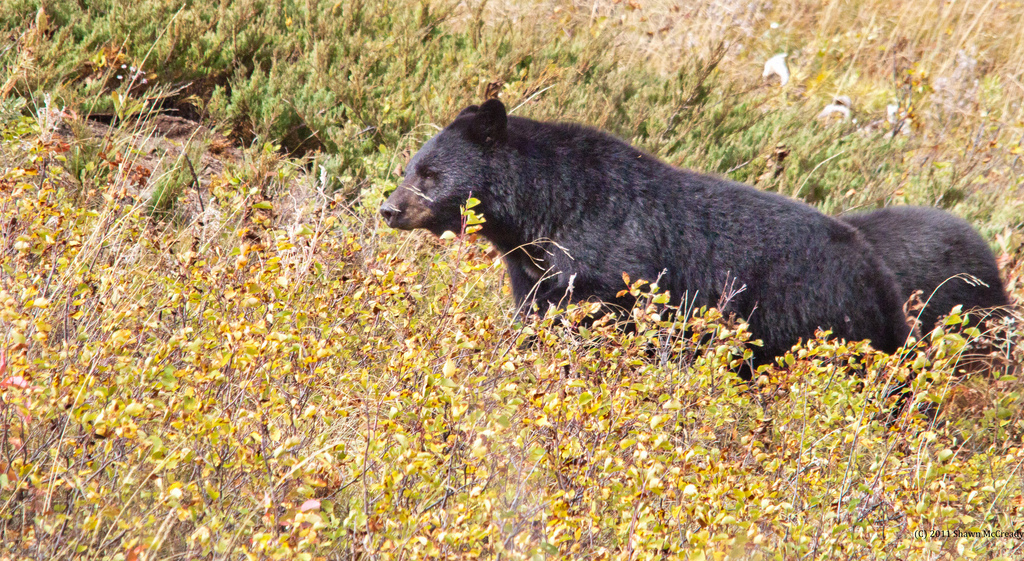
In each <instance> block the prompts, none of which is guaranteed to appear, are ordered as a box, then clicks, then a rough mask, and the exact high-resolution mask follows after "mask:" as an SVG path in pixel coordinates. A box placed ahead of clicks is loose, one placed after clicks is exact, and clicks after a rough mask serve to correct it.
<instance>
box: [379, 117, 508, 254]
mask: <svg viewBox="0 0 1024 561" xmlns="http://www.w3.org/2000/svg"><path fill="white" fill-rule="evenodd" d="M507 134H508V116H507V114H506V113H505V106H504V105H502V103H501V102H500V101H498V100H496V99H490V100H488V101H486V102H485V103H484V104H483V105H480V106H476V105H471V106H469V107H467V108H465V109H463V110H462V112H461V113H459V115H458V117H456V118H455V120H454V121H452V123H451V124H450V125H448V126H447V127H445V129H444V130H442V131H441V132H439V133H438V134H437V135H436V136H434V137H433V138H431V139H430V140H428V141H427V143H426V144H424V145H423V147H422V148H420V150H419V151H418V152H416V155H415V156H413V157H412V160H410V161H409V165H408V166H407V167H406V168H405V179H404V180H403V181H402V184H401V185H399V186H398V189H396V190H395V192H394V193H392V194H391V196H390V197H388V200H386V201H384V204H383V205H381V207H380V214H381V216H383V217H384V221H385V222H387V224H388V226H391V227H392V228H397V229H399V230H413V229H416V228H425V229H427V230H430V231H431V232H433V233H434V234H435V235H438V236H439V235H441V234H443V233H444V232H445V231H446V230H451V231H453V232H458V231H459V230H460V229H461V226H462V216H461V214H460V210H459V207H460V206H462V205H465V204H466V199H468V198H469V197H470V196H471V195H472V196H474V197H476V198H477V199H480V200H481V201H482V202H483V203H484V205H483V207H484V208H483V210H484V214H485V216H486V202H487V190H488V188H489V187H490V181H489V179H488V178H489V177H490V175H491V174H490V173H489V170H490V169H491V165H490V162H491V159H492V157H493V155H494V153H495V151H496V148H498V147H499V146H500V145H501V144H503V143H504V142H505V141H506V137H507Z"/></svg>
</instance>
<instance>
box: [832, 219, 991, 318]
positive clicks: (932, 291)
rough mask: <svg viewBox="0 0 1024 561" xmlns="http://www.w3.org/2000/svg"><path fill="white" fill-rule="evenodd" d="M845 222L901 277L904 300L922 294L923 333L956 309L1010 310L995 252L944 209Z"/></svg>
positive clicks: (964, 223) (898, 281)
mask: <svg viewBox="0 0 1024 561" xmlns="http://www.w3.org/2000/svg"><path fill="white" fill-rule="evenodd" d="M840 219H841V220H842V221H844V222H846V223H847V224H850V225H851V226H854V227H855V228H857V229H858V230H860V231H861V233H862V234H864V237H865V238H866V239H867V241H868V243H869V244H871V246H872V247H874V248H875V251H876V252H877V253H878V254H879V255H880V257H881V258H882V260H883V261H885V263H886V264H887V265H888V266H889V269H890V270H892V272H893V273H894V274H895V275H896V282H897V284H899V286H900V289H901V291H902V294H903V296H904V297H905V298H906V297H909V296H910V295H911V294H912V293H913V292H914V291H916V290H920V291H921V292H922V294H921V301H922V302H924V303H925V307H924V308H923V309H922V310H921V311H920V312H919V316H918V318H919V320H920V322H921V333H922V334H927V333H929V332H931V330H932V329H933V328H934V327H935V324H936V323H937V322H938V320H939V318H940V317H942V316H944V315H946V314H948V313H949V311H950V310H952V309H953V307H954V306H957V305H963V309H964V311H968V310H970V309H973V308H996V307H1001V306H1008V305H1009V303H1010V301H1009V298H1008V297H1007V295H1006V290H1005V289H1004V288H1003V282H1002V280H1001V279H1000V277H999V267H998V266H997V265H996V259H995V256H993V255H992V250H991V249H989V246H988V244H987V243H986V242H985V240H984V239H982V237H981V236H980V235H979V234H978V232H976V231H975V230H974V228H972V227H971V225H970V224H968V223H967V222H965V221H964V220H962V219H960V218H958V217H956V216H954V215H952V214H950V213H948V212H945V211H942V210H939V209H935V208H927V207H915V206H897V207H890V208H883V209H881V210H876V211H872V212H864V213H859V214H850V215H845V216H842V217H840ZM964 274H966V275H971V276H973V277H975V278H977V279H978V280H980V281H981V283H982V284H979V283H977V282H974V281H973V280H968V279H967V278H965V277H964V276H963V275H964ZM957 275H961V276H957Z"/></svg>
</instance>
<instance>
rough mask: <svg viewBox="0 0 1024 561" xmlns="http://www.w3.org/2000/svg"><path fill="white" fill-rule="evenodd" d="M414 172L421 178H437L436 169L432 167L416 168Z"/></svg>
mask: <svg viewBox="0 0 1024 561" xmlns="http://www.w3.org/2000/svg"><path fill="white" fill-rule="evenodd" d="M416 173H418V174H419V176H420V177H422V178H423V179H431V180H435V179H437V171H436V170H434V169H432V168H422V169H420V170H418V171H417V172H416Z"/></svg>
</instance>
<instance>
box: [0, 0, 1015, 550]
mask: <svg viewBox="0 0 1024 561" xmlns="http://www.w3.org/2000/svg"><path fill="white" fill-rule="evenodd" d="M906 4H907V5H916V4H917V3H914V2H911V3H906ZM83 6H84V5H83V4H79V3H76V2H62V1H56V2H52V3H47V5H46V7H45V8H43V9H41V10H40V9H39V4H38V3H34V2H30V1H14V2H8V3H7V4H5V11H4V12H3V13H2V14H0V29H4V30H5V33H6V35H5V36H4V38H2V39H0V62H2V63H3V64H4V68H5V74H4V75H3V76H2V78H3V83H2V85H0V131H2V147H0V161H2V166H3V167H2V171H3V175H2V176H0V217H2V220H0V271H2V272H0V279H2V284H0V328H2V336H3V339H2V344H0V429H2V431H0V505H2V506H0V542H2V544H3V546H2V547H0V552H2V553H0V557H3V558H5V559H6V558H12V559H15V558H35V559H50V558H81V559H93V558H95V559H99V558H104V559H106V558H110V559H130V560H135V559H143V558H146V559H163V558H209V559H220V558H232V559H235V558H274V559H290V558H305V559H319V558H326V559H349V558H360V559H367V558H427V557H448V558H460V557H461V558H476V557H480V556H484V557H507V558H543V557H583V558H623V559H639V558H671V557H675V556H677V555H678V556H686V557H689V558H694V559H701V558H704V559H706V558H716V559H718V558H725V557H733V558H751V559H767V558H778V559H790V558H798V557H800V558H815V559H819V558H820V559H853V558H856V559H861V558H865V557H872V558H892V557H895V558H939V559H944V558H950V559H951V558H960V557H980V558H1005V559H1014V558H1019V557H1020V556H1021V555H1022V551H1024V538H1022V537H1014V536H1001V537H997V536H994V535H992V534H993V533H994V532H1011V531H1014V530H1021V520H1022V517H1021V509H1024V498H1022V496H1024V484H1022V481H1024V478H1022V477H1021V475H1022V471H1021V470H1022V463H1024V447H1022V443H1021V437H1022V433H1024V417H1022V414H1021V400H1022V399H1024V394H1022V390H1024V387H1022V384H1021V382H1020V380H1019V379H1018V376H1019V368H1018V365H1019V364H1020V363H1021V362H1022V352H1024V351H1022V349H1021V346H1020V343H1019V342H1018V341H1019V339H1018V337H1019V336H1020V328H1019V327H1014V326H1013V325H1012V322H1011V324H1010V325H1009V326H1007V325H1003V326H998V325H997V326H985V327H983V329H984V331H979V330H975V329H970V328H966V329H965V328H964V327H963V326H962V325H961V324H962V323H963V321H962V320H963V319H964V318H962V317H960V316H959V315H954V316H953V317H951V318H950V319H949V320H948V321H947V324H946V325H945V326H944V327H943V329H941V330H939V331H936V332H935V333H932V334H928V335H927V336H926V337H925V339H926V342H925V343H924V344H921V345H920V346H919V347H918V348H916V349H914V350H912V351H910V352H908V353H907V354H905V355H897V356H892V357H890V356H885V355H881V354H877V353H873V352H871V351H870V350H869V349H868V348H867V347H866V346H864V345H863V344H846V343H843V342H839V341H834V340H831V339H829V338H828V337H827V335H825V334H822V336H821V337H819V338H818V339H816V340H814V341H810V342H807V343H806V344H805V345H803V346H802V347H801V348H799V349H797V350H795V351H794V352H793V353H792V354H791V355H787V357H785V358H784V360H783V361H782V362H781V363H780V365H779V366H778V367H776V368H774V369H772V370H770V371H768V372H766V373H764V375H763V376H762V377H761V378H760V379H759V380H758V381H757V383H756V384H752V385H751V386H749V387H746V386H743V385H741V384H739V383H738V382H737V381H736V380H735V376H734V375H733V374H732V371H733V370H735V367H736V361H737V360H738V359H739V358H741V357H742V355H743V352H744V351H743V349H744V345H745V343H746V341H747V340H748V334H747V333H746V331H745V326H744V325H743V324H742V323H736V322H735V321H731V320H729V319H728V318H721V317H720V315H719V314H718V313H717V312H716V311H714V310H695V311H693V319H691V320H690V321H689V323H688V326H687V330H683V329H682V326H681V325H675V324H672V323H670V322H668V321H666V320H667V319H668V318H667V317H661V315H660V312H661V310H660V309H659V308H658V307H657V305H656V304H657V303H658V302H659V301H660V300H661V299H662V298H663V296H661V295H658V294H657V292H656V291H654V292H651V287H650V285H647V284H645V283H643V282H638V281H637V279H624V282H623V289H624V290H627V289H628V290H634V291H637V293H638V294H639V295H641V296H642V298H641V301H642V302H644V305H641V306H639V307H638V308H637V309H636V310H635V311H634V314H633V319H634V322H635V329H632V330H628V331H625V332H623V331H621V330H617V329H614V328H612V327H610V326H601V325H597V326H593V325H592V326H589V327H580V326H575V325H573V324H574V323H575V321H576V320H577V319H578V318H579V316H580V315H581V314H582V313H584V312H586V310H585V309H574V310H570V311H568V312H567V313H565V314H564V315H561V316H551V317H548V318H546V319H543V320H541V321H537V322H528V323H526V324H524V323H522V322H519V321H518V320H516V319H515V318H512V317H510V312H509V308H510V304H509V296H508V290H507V287H505V286H504V281H503V278H502V270H501V264H500V261H498V260H495V259H494V256H493V255H490V254H489V253H488V248H487V247H486V246H485V245H484V244H482V243H481V242H480V241H478V240H475V239H473V238H472V237H469V236H461V237H456V238H454V239H449V240H435V239H432V238H430V237H429V236H426V235H408V234H397V233H393V232H390V231H387V230H386V228H385V227H384V226H383V225H382V224H381V223H380V222H379V220H378V219H377V218H376V217H375V214H374V213H375V209H376V207H377V205H378V204H379V202H380V201H381V200H382V197H383V194H384V192H385V191H386V190H388V189H390V188H393V187H394V185H395V184H396V182H397V181H398V177H397V176H396V173H395V169H396V167H400V164H402V163H404V155H405V154H407V153H408V151H409V150H410V149H412V148H415V147H416V146H417V145H418V143H419V142H421V141H422V140H423V139H424V138H425V137H427V136H429V134H431V133H432V131H433V130H436V129H435V128H434V127H432V126H429V124H435V125H437V124H444V122H445V121H446V120H447V119H448V118H450V117H451V116H452V115H453V114H455V112H457V111H458V110H459V109H460V108H461V106H463V105H465V104H467V103H469V102H471V101H476V100H478V99H479V98H480V97H481V96H482V94H483V90H484V89H485V88H486V86H487V84H489V83H493V82H502V83H503V86H502V96H503V98H505V99H506V101H507V102H508V103H509V104H510V106H511V107H519V106H520V104H524V105H522V107H521V108H519V109H517V112H518V113H519V114H528V115H530V116H534V117H539V118H555V117H559V118H571V119H574V120H579V121H583V122H588V123H592V124H595V125H599V126H602V127H604V128H607V129H610V130H613V131H614V132H616V133H618V134H620V135H622V136H623V137H624V138H627V139H629V140H630V141H632V142H634V143H636V144H638V145H641V146H643V147H644V148H646V149H648V150H650V151H652V152H654V153H656V154H659V155H661V156H663V157H665V158H666V159H668V160H669V161H672V162H673V163H677V164H680V165H687V166H690V167H695V168H698V169H702V170H705V171H711V172H717V173H721V174H727V175H729V176H730V177H733V178H736V179H740V180H744V181H748V182H751V183H755V184H757V185H758V186H760V187H762V188H767V189H772V190H777V191H780V192H783V193H786V194H789V195H793V196H798V197H801V198H804V199H805V200H808V201H810V202H812V203H816V204H818V205H819V206H820V208H822V209H823V210H825V211H827V212H839V211H843V210H847V209H850V208H854V207H858V206H863V205H877V204H902V203H916V204H934V205H940V206H945V207H947V208H951V209H953V210H954V211H956V212H957V213H958V214H961V215H963V216H965V217H967V218H969V219H971V220H972V221H974V222H975V223H976V224H978V225H979V226H980V227H981V229H982V231H983V233H984V234H985V235H986V237H988V239H990V241H992V243H993V248H994V249H995V250H996V251H997V255H998V256H999V258H1000V263H1001V265H1002V267H1003V271H1004V276H1005V277H1006V278H1007V283H1008V286H1009V287H1010V289H1011V293H1013V294H1014V296H1015V297H1019V295H1020V291H1021V287H1020V278H1021V274H1020V272H1021V268H1022V266H1021V262H1022V260H1021V254H1020V249H1019V247H1020V242H1021V238H1020V233H1019V230H1020V224H1021V215H1022V210H1021V201H1022V200H1024V197H1022V196H1021V194H1020V185H1021V177H1020V175H1019V174H1020V171H1019V170H1020V166H1018V161H1017V157H1018V156H1019V154H1020V151H1021V147H1020V135H1021V133H1022V132H1024V131H1022V124H1021V106H1020V101H1021V91H1020V90H1019V89H1015V88H1018V87H1019V83H1020V82H1021V78H1022V76H1021V70H1022V69H1021V66H1020V61H1019V57H1018V58H1017V59H1014V58H1013V57H1012V56H1011V55H1012V53H1015V52H1020V51H1019V48H1020V47H1021V44H1022V35H1021V31H1020V30H1021V28H1022V27H1021V26H1020V25H1019V24H1020V20H1021V11H1020V7H1019V6H1016V5H1003V4H999V5H995V4H985V5H984V6H980V5H979V6H972V5H970V3H967V4H966V5H965V6H963V7H959V6H956V5H952V6H953V7H949V6H947V7H941V6H939V7H935V6H932V5H931V4H929V5H927V6H916V7H911V8H904V7H900V8H898V9H894V8H893V7H892V6H888V5H887V4H886V3H884V2H867V3H863V5H861V6H859V7H849V6H839V7H837V6H838V4H829V5H820V6H819V5H817V4H813V3H812V4H811V5H806V6H803V5H802V6H800V7H795V8H788V7H779V8H775V9H774V11H772V10H773V9H771V8H767V7H766V8H751V7H748V6H747V5H746V4H743V5H742V6H740V5H739V4H736V5H733V4H731V3H728V2H711V3H706V4H701V5H700V7H699V8H689V7H684V6H683V5H681V4H680V5H676V4H673V3H669V2H646V3H645V2H605V3H598V4H596V5H594V6H593V7H591V6H589V5H588V6H587V7H584V6H583V5H576V4H572V3H564V2H534V3H525V4H522V5H520V4H512V3H503V2H491V3H486V2H484V3H469V4H468V5H465V4H459V5H456V4H428V3H417V2H408V1H394V2H388V1H384V0H376V1H374V0H367V1H363V2H340V3H335V4H331V3H318V2H305V3H297V2H250V1H239V2H222V3H221V4H220V5H219V6H217V7H209V6H205V5H203V4H200V3H188V2H185V3H179V2H161V1H158V0H147V1H142V2H134V3H122V2H107V3H102V2H99V3H89V4H88V7H83ZM524 6H525V7H524ZM901 6H902V4H901ZM790 10H792V11H790ZM129 22H140V23H138V24H132V25H129ZM851 22H852V23H851ZM527 23H528V24H527ZM854 24H855V25H854ZM719 45H723V46H722V47H721V48H720V47H719ZM780 50H783V51H786V52H790V53H791V65H792V69H793V77H792V79H791V82H790V83H789V84H787V85H786V86H784V87H779V86H778V85H776V84H772V83H768V84H764V83H762V82H761V76H760V70H761V68H760V65H761V64H762V63H763V61H764V59H766V58H767V57H768V56H770V55H772V54H775V53H776V52H779V51H780ZM971 61H973V64H972V62H971ZM143 80H145V83H143ZM1015 83H1016V84H1018V85H1014V84H1015ZM836 93H842V94H847V95H851V97H853V99H854V108H855V111H854V116H855V118H856V119H857V121H856V122H855V121H853V120H852V119H851V120H849V121H840V122H821V121H818V120H816V119H815V118H814V116H815V115H816V114H817V112H818V111H819V110H820V107H821V105H823V104H825V103H828V102H829V101H831V96H832V95H834V94H836ZM889 103H893V104H895V105H897V109H896V112H895V117H894V118H893V119H892V120H887V119H886V108H885V105H886V104H889ZM172 110H173V111H178V112H179V113H181V114H186V115H188V116H193V117H202V118H203V119H204V120H205V122H206V123H207V124H208V125H209V126H211V127H213V128H214V129H216V130H214V131H210V130H206V131H203V132H199V133H195V134H191V135H188V136H185V137H181V139H180V140H175V141H173V142H171V141H165V142H164V143H163V144H161V145H160V147H159V148H157V149H151V148H148V146H149V144H146V142H147V141H149V140H151V139H153V138H155V137H165V136H166V135H163V133H162V132H161V131H164V130H165V129H163V128H161V127H160V126H158V124H157V123H159V122H160V121H159V118H160V117H161V116H160V115H158V113H160V112H167V111H172ZM89 115H92V117H93V118H92V119H89V118H88V117H89ZM97 119H98V120H101V121H102V122H104V123H108V124H110V125H111V126H109V127H108V126H106V125H104V126H97V125H96V122H97ZM218 131H219V132H220V133H224V134H225V135H227V136H228V137H230V138H231V139H232V140H233V142H234V143H235V144H237V145H238V146H240V148H234V147H225V146H224V144H225V143H227V144H230V142H226V141H225V140H224V137H223V136H218ZM904 131H907V132H904ZM176 138H177V137H176ZM152 150H156V151H157V152H159V154H160V159H159V161H158V162H157V163H154V161H156V157H155V156H153V154H154V152H153V151H152ZM211 158H212V159H211ZM204 159H205V160H204ZM204 161H205V163H204ZM467 218H468V221H467V222H469V223H471V222H472V218H473V215H472V212H471V209H467ZM647 303H650V304H651V306H650V307H648V306H647V305H646V304H647ZM1018 325H1019V324H1018ZM979 363H983V364H980V365H979ZM968 369H970V370H971V371H972V372H973V375H972V376H970V377H965V374H966V371H967V370H968ZM910 378H913V381H912V382H911V383H910V384H911V388H912V390H913V401H914V403H913V404H912V405H911V406H910V407H908V408H907V410H906V411H905V412H903V413H902V414H901V415H899V416H898V417H896V418H893V416H892V414H891V411H892V407H893V404H892V400H891V399H889V400H887V399H886V395H885V394H886V387H888V386H891V385H893V384H895V383H897V382H898V381H899V380H906V379H910ZM940 531H941V533H938V532H940ZM986 531H988V532H989V533H990V534H989V535H988V536H984V535H966V534H965V533H966V532H986ZM920 532H924V534H921V533H920ZM958 533H959V534H958Z"/></svg>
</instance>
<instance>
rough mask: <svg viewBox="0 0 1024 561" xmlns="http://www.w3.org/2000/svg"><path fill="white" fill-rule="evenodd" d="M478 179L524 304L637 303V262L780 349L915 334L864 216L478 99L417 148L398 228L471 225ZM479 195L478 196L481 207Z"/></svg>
mask: <svg viewBox="0 0 1024 561" xmlns="http://www.w3.org/2000/svg"><path fill="white" fill-rule="evenodd" d="M471 194H472V196H473V197H475V198H477V199H479V200H480V206H479V207H478V209H479V210H480V212H481V214H483V216H484V217H485V219H486V222H485V223H484V224H483V229H482V230H481V233H482V234H483V235H484V236H485V237H486V238H487V239H489V240H490V241H491V242H492V243H493V244H494V245H495V246H496V247H497V249H498V250H499V251H501V252H502V253H503V254H504V260H505V264H506V266H507V268H508V273H509V278H510V281H511V286H512V294H513V296H514V297H515V300H516V304H518V305H520V306H528V305H531V304H532V303H534V302H537V303H540V304H542V305H543V306H544V307H546V305H547V304H549V303H550V304H559V303H563V304H564V303H567V302H569V301H580V300H588V299H596V300H600V301H604V302H608V303H611V304H613V305H618V306H621V307H623V308H626V309H629V308H630V307H631V305H632V304H633V302H632V301H631V300H630V299H629V297H628V296H627V297H617V296H616V294H617V293H619V292H620V291H621V290H622V289H624V288H625V286H624V283H623V278H622V274H623V273H627V274H628V275H629V276H630V278H631V279H640V278H642V279H646V280H649V281H652V282H653V281H655V280H656V279H659V278H660V280H659V281H658V284H659V286H660V287H661V288H662V289H663V290H668V291H670V293H671V296H672V300H673V303H674V304H679V303H680V301H681V300H682V299H683V298H684V297H685V298H687V299H688V301H691V302H694V303H695V304H696V305H697V306H702V305H709V306H713V305H716V304H717V303H718V302H719V298H720V296H721V295H722V293H723V291H724V290H726V289H727V288H728V287H729V286H730V285H731V286H735V287H741V286H745V289H744V290H742V291H740V292H739V293H738V294H735V295H734V296H733V297H732V298H731V299H730V300H729V303H728V306H727V308H726V310H725V311H726V312H733V313H736V314H737V315H738V316H741V317H743V318H745V319H747V321H748V322H749V324H750V331H751V333H752V334H753V335H754V336H755V337H757V338H760V339H761V340H762V341H763V342H764V345H763V348H762V349H761V350H756V351H755V360H754V362H755V364H757V365H759V364H764V363H767V362H770V361H771V360H772V358H773V357H775V356H778V355H781V354H783V353H785V352H786V351H787V350H789V348H790V347H791V346H792V345H793V344H795V343H797V341H798V340H799V339H800V338H802V337H803V338H808V337H812V336H813V335H814V331H815V329H816V328H819V327H820V328H823V329H831V330H832V332H833V334H834V335H835V336H837V337H843V338H846V339H849V340H861V339H871V341H872V344H873V345H874V346H875V348H878V349H880V350H883V351H886V352H889V353H892V352H894V351H896V350H897V349H898V348H899V347H900V346H901V345H902V344H903V343H904V340H905V338H906V336H907V335H908V333H909V328H908V327H907V325H906V322H905V318H904V315H903V311H902V307H901V306H902V299H901V298H900V292H899V289H898V287H897V285H896V280H895V278H894V277H893V274H892V272H891V271H889V269H888V268H887V267H886V266H885V264H884V263H883V262H882V261H881V260H880V259H878V258H877V257H876V256H875V253H874V251H872V250H871V248H870V247H869V246H868V245H867V243H866V242H865V241H864V240H863V238H862V237H861V234H860V233H859V232H858V231H857V230H856V229H855V228H853V227H851V226H849V225H847V224H845V223H843V222H840V221H839V220H836V219H833V218H830V217H828V216H825V215H823V214H821V213H820V212H818V211H816V210H815V209H813V208H811V207H810V206H808V205H806V204H803V203H800V202H797V201H794V200H791V199H788V198H786V197H783V196H780V195H776V194H772V193H766V192H763V191H759V190H757V189H754V188H753V187H749V186H747V185H742V184H739V183H734V182H732V181H727V180H724V179H719V178H716V177H711V176H708V175H702V174H699V173H695V172H692V171H687V170H682V169H677V168H674V167H672V166H669V165H667V164H665V163H662V162H661V161H659V160H658V159H657V158H655V157H653V156H651V155H649V154H646V153H644V152H641V151H640V150H637V149H636V148H633V147H632V146H630V145H628V144H626V143H624V142H622V141H620V140H618V139H616V138H614V137H612V136H610V135H608V134H606V133H603V132H600V131H597V130H594V129H590V128H587V127H583V126H580V125H575V124H566V123H545V122H537V121H533V120H530V119H524V118H519V117H507V116H506V113H505V107H504V106H503V105H502V104H501V102H499V101H497V100H489V101H487V102H486V103H484V104H483V105H482V106H480V107H477V106H470V107H468V108H466V109H465V110H463V111H462V113H460V114H459V116H458V117H456V119H455V121H454V122H452V123H451V124H450V125H448V127H446V128H445V129H444V130H443V131H441V132H440V133H439V134H437V135H436V136H435V137H433V138H432V139H430V140H429V141H427V143H426V144H424V145H423V147H422V148H421V149H420V150H419V152H417V153H416V155H415V156H413V158H412V160H411V161H410V162H409V165H408V167H407V169H406V175H405V179H404V181H403V182H402V185H401V186H399V188H398V189H397V190H396V191H395V192H394V193H393V194H392V195H391V196H390V197H389V198H388V200H387V201H386V202H385V203H384V205H383V206H382V207H381V214H382V215H383V216H384V218H385V220H386V221H387V223H388V224H389V225H390V226H392V227H394V228H398V229H402V230H411V229H414V228H425V229H428V230H430V231H431V232H433V233H434V234H441V233H443V232H444V231H446V230H451V231H456V232H457V231H459V229H460V224H461V222H460V212H459V207H460V205H462V204H465V201H466V199H467V198H468V197H469V196H470V195H471ZM475 210H476V209H475Z"/></svg>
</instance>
